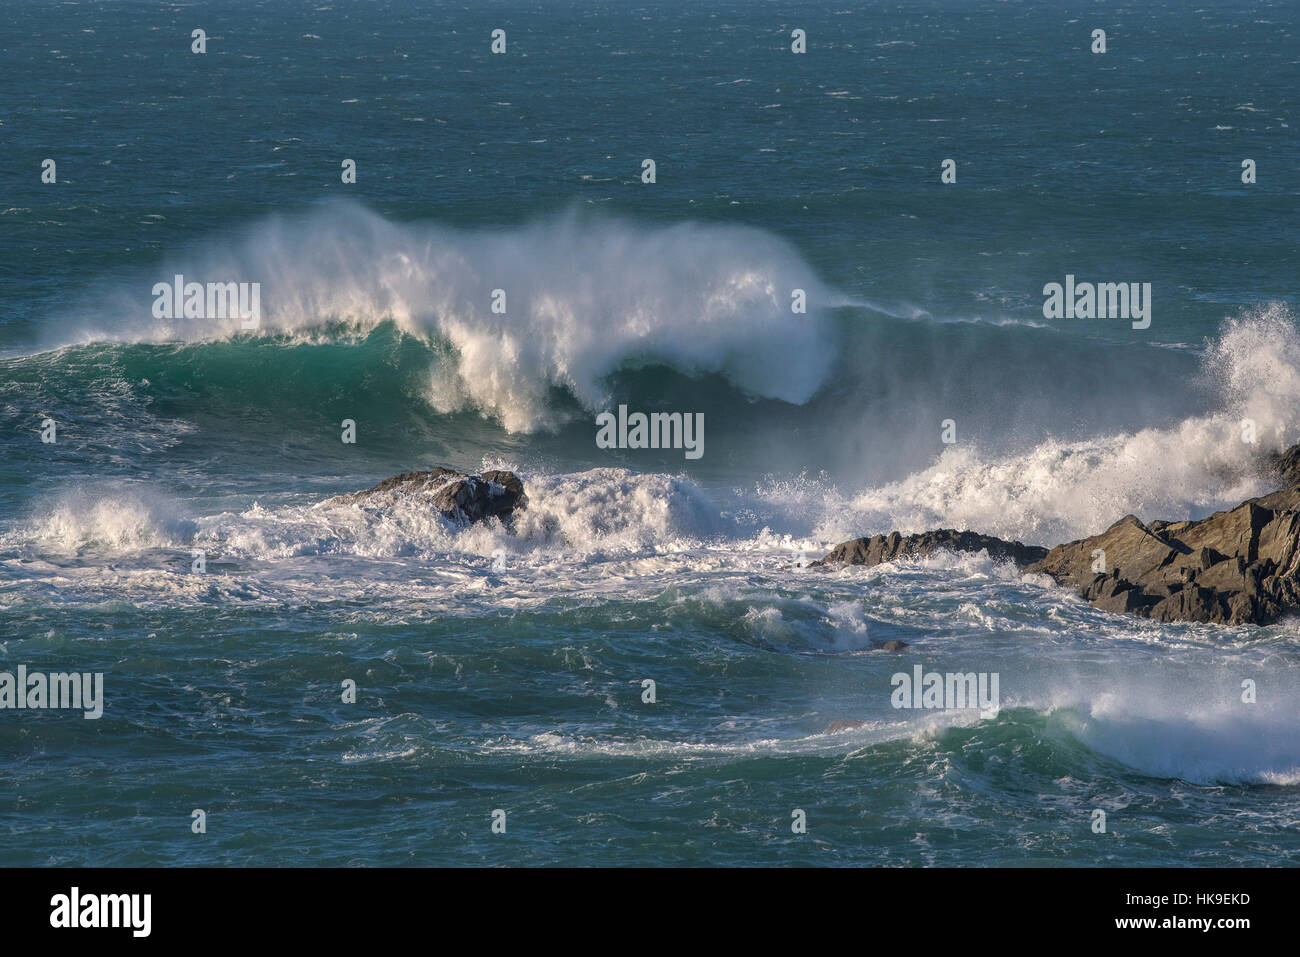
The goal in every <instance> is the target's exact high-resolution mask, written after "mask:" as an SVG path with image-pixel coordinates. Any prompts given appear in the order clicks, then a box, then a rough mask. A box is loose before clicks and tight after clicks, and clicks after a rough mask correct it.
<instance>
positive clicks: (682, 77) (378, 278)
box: [0, 0, 1300, 866]
mask: <svg viewBox="0 0 1300 957" xmlns="http://www.w3.org/2000/svg"><path fill="white" fill-rule="evenodd" d="M6 13H7V14H8V15H7V16H6V17H4V18H3V22H2V23H0V50H3V56H2V57H0V79H2V80H3V82H0V97H2V98H3V103H2V106H3V108H2V109H0V136H2V137H3V142H4V144H5V146H6V149H5V157H6V163H5V175H4V177H3V186H2V187H0V189H2V190H3V195H0V253H2V255H0V420H2V421H3V425H4V428H3V429H0V449H2V454H0V659H2V660H3V665H2V666H0V670H7V671H12V670H14V669H15V668H16V667H17V666H18V665H20V664H25V665H27V666H28V667H29V668H30V669H32V670H41V671H46V672H56V671H66V670H77V671H83V672H103V674H104V689H105V708H104V716H103V717H102V718H101V719H99V720H93V721H88V720H83V718H82V717H81V716H80V714H78V713H76V712H58V711H47V712H30V711H24V712H19V711H2V712H0V767H3V770H2V771H0V782H3V783H2V786H0V834H3V835H4V836H3V838H0V861H2V862H3V863H5V864H7V865H24V864H65V865H98V864H117V865H157V864H190V865H199V864H249V865H251V864H266V865H279V864H319V865H338V864H420V865H459V864H479V863H487V864H602V865H613V864H713V865H720V864H748V865H764V864H788V863H800V864H817V863H820V864H891V865H914V864H937V865H987V864H1074V865H1089V866H1096V865H1145V864H1156V865H1173V866H1183V865H1197V866H1205V865H1211V866H1219V865H1258V864H1284V863H1290V862H1291V861H1292V860H1293V859H1294V855H1295V853H1296V851H1297V849H1300V838H1297V836H1296V834H1297V831H1296V822H1297V818H1298V816H1300V745H1298V742H1300V711H1298V710H1297V707H1296V702H1297V700H1300V699H1298V694H1300V656H1298V653H1300V632H1298V631H1297V628H1296V625H1295V623H1294V622H1290V621H1288V622H1283V623H1281V624H1278V625H1275V626H1271V627H1268V628H1249V627H1243V628H1225V627H1218V626H1208V625H1165V624H1159V623H1153V622H1149V621H1144V620H1140V619H1135V618H1134V619H1130V618H1125V617H1118V616H1113V615H1109V614H1106V613H1104V612H1100V611H1097V610H1095V609H1093V608H1091V607H1089V606H1088V605H1086V604H1084V603H1083V602H1081V601H1080V600H1078V599H1076V598H1074V597H1073V596H1072V595H1070V594H1069V593H1067V592H1066V591H1064V590H1062V589H1059V588H1057V587H1055V586H1053V585H1051V584H1050V583H1049V582H1047V581H1045V580H1040V579H1034V578H1025V577H1021V576H1019V575H1018V574H1016V573H1015V572H1014V570H1012V569H1009V568H1005V567H999V566H997V565H995V564H993V563H991V562H989V561H988V560H987V559H986V558H984V557H974V556H961V557H952V556H947V557H937V558H934V559H931V560H927V561H924V562H908V563H899V564H896V565H889V566H883V567H881V568H875V569H861V568H855V569H847V570H836V571H824V570H817V569H801V568H799V567H798V564H799V558H800V556H801V555H802V556H806V557H818V556H820V555H821V554H823V553H824V552H825V551H826V550H827V549H828V548H829V547H830V546H831V545H833V544H835V543H837V542H839V541H842V540H844V539H847V538H850V537H854V536H857V535H865V534H872V533H876V532H882V531H889V530H892V529H902V530H904V531H912V530H921V529H925V528H934V527H958V528H972V529H975V530H978V531H982V532H986V533H990V534H997V535H1003V536H1010V537H1016V538H1019V539H1021V540H1023V541H1025V542H1032V543H1037V544H1045V545H1051V544H1055V543H1057V542H1059V541H1064V540H1068V539H1071V538H1076V537H1080V536H1082V535H1085V534H1091V533H1094V532H1096V531H1099V530H1100V529H1102V528H1104V527H1106V526H1108V525H1109V524H1110V523H1111V522H1113V521H1114V520H1116V519H1118V518H1119V517H1120V516H1122V515H1124V514H1125V513H1128V512H1132V513H1135V514H1137V515H1138V516H1139V517H1141V518H1143V519H1148V520H1149V519H1154V518H1167V519H1172V518H1182V517H1187V516H1194V517H1199V516H1201V515H1205V514H1209V513H1210V512H1212V511H1214V510H1215V509H1217V508H1223V507H1225V506H1229V505H1234V504H1236V503H1237V502H1239V501H1241V500H1242V499H1243V498H1246V497H1248V496H1250V495H1253V494H1258V493H1261V492H1264V491H1266V490H1267V488H1268V483H1267V482H1265V481H1263V480H1261V479H1259V478H1258V477H1257V472H1256V471H1255V468H1254V466H1255V464H1256V462H1257V460H1258V458H1259V456H1260V455H1261V454H1262V453H1263V452H1265V451H1267V450H1270V449H1278V448H1283V447H1286V446H1288V445H1290V444H1292V443H1294V442H1296V441H1297V440H1300V434H1298V432H1300V430H1298V429H1297V426H1296V422H1297V413H1298V412H1300V374H1297V370H1298V369H1300V336H1298V335H1297V329H1296V325H1295V312H1294V310H1295V292H1294V289H1295V287H1294V278H1295V266H1294V264H1295V261H1296V258H1295V254H1296V249H1297V248H1298V247H1300V226H1298V225H1297V223H1300V217H1297V212H1298V211H1300V210H1298V208H1297V207H1298V206H1300V203H1298V202H1297V197H1298V196H1300V189H1298V188H1297V182H1300V180H1297V175H1298V174H1297V165H1296V160H1295V157H1296V155H1297V151H1296V147H1297V139H1296V135H1295V132H1294V129H1295V124H1296V123H1297V121H1298V118H1297V117H1296V116H1295V115H1294V114H1295V108H1296V101H1295V96H1296V93H1295V91H1296V90H1297V89H1300V84H1298V83H1297V81H1298V80H1300V60H1297V57H1296V54H1295V49H1296V46H1295V44H1296V37H1297V33H1298V32H1300V11H1298V10H1297V8H1296V6H1295V5H1294V4H1286V3H1281V2H1279V3H1273V4H1266V3H1257V4H1245V3H1231V4H1230V3H1208V4H1198V5H1196V6H1195V9H1193V8H1192V7H1191V6H1189V5H1184V4H1176V3H1153V4H1141V5H1136V4H1135V5H1113V4H1089V5H1074V4H1056V3H1046V4H1044V3H1005V4H996V5H993V4H988V5H985V4H975V3H966V2H936V3H916V4H906V5H890V6H881V5H871V6H869V7H866V8H849V7H846V6H844V5H842V4H834V3H829V4H828V3H821V2H816V3H811V4H801V5H799V6H798V7H797V8H787V7H781V6H778V5H772V4H766V3H759V2H745V3H733V2H720V3H708V4H685V3H662V4H580V3H570V2H564V0H556V2H551V0H547V2H538V3H533V4H530V5H520V4H517V3H509V2H507V3H498V4H487V5H478V4H475V5H464V6H447V5H443V4H422V5H415V4H406V3H366V4H361V3H339V2H334V3H329V2H323V3H320V4H317V5H314V6H299V5H293V4H287V3H261V4H255V3H249V2H233V3H224V4H220V5H217V4H209V5H204V4H199V5H197V6H191V7H184V8H171V7H167V8H161V7H156V6H154V5H152V4H145V3H131V2H128V3H119V4H113V5H94V4H61V5H58V6H53V7H51V6H48V5H45V4H38V3H34V2H29V0H18V2H13V3H11V4H10V5H9V6H8V8H7V10H6ZM200 27H201V28H203V29H204V30H206V33H207V36H208V46H207V52H206V53H205V54H202V55H197V54H193V53H191V52H190V34H191V31H192V30H193V29H195V28H200ZM496 28H502V29H504V30H506V34H507V52H506V53H505V54H504V55H493V54H491V53H490V51H489V44H490V34H491V31H492V30H493V29H496ZM796 28H799V29H804V30H806V31H807V36H808V44H809V52H808V53H807V54H805V55H803V56H799V55H795V54H792V53H791V52H790V50H789V44H790V33H791V31H792V30H793V29H796ZM1095 28H1104V29H1105V30H1106V31H1107V36H1108V51H1107V52H1106V53H1105V54H1103V55H1097V54H1092V53H1090V52H1089V46H1090V42H1091V40H1090V35H1091V31H1092V30H1093V29H1095ZM47 157H49V158H53V159H55V161H56V163H57V182H56V183H53V184H45V183H42V182H41V178H40V171H41V161H42V160H43V159H45V158H47ZM345 158H351V159H354V160H355V161H356V163H357V181H356V183H355V184H346V185H345V184H344V183H342V182H341V181H340V164H341V162H342V160H343V159H345ZM645 158H653V159H655V161H656V166H657V168H656V182H655V183H654V184H644V183H642V182H641V163H642V160H643V159H645ZM947 158H952V159H954V160H955V161H956V163H957V182H956V183H955V184H944V183H942V182H941V181H940V166H941V163H942V161H943V160H944V159H947ZM1246 158H1250V159H1254V160H1255V162H1256V165H1257V171H1258V181H1257V182H1256V183H1254V184H1250V185H1246V184H1243V183H1242V181H1241V162H1242V160H1243V159H1246ZM176 273H182V274H184V275H185V276H186V277H187V278H189V279H194V280H198V281H205V280H210V281H227V280H238V281H249V282H260V283H261V290H262V306H263V312H262V323H261V327H260V328H259V329H258V330H257V331H255V332H243V331H240V330H239V329H238V328H237V323H234V322H231V321H227V320H221V319H190V320H185V319H180V320H167V319H157V318H155V316H154V314H153V312H152V305H153V294H152V287H153V285H154V284H155V283H157V282H160V281H161V282H170V281H171V279H172V277H173V275H175V274H176ZM1067 274H1070V275H1075V276H1076V277H1078V278H1079V279H1080V281H1085V280H1086V281H1093V282H1149V283H1151V284H1152V289H1153V304H1152V322H1151V325H1150V328H1148V329H1134V328H1132V327H1131V325H1130V323H1129V322H1127V321H1124V320H1103V319H1096V320H1082V319H1079V320H1052V319H1046V318H1044V315H1043V311H1042V306H1043V286H1044V285H1045V284H1046V283H1051V282H1063V281H1064V279H1065V276H1066V275H1067ZM495 288H503V289H505V290H506V291H507V293H508V297H509V307H508V309H507V311H506V313H505V314H504V315H501V314H496V313H493V312H492V311H491V309H490V299H491V291H492V290H493V289H495ZM794 288H801V289H804V290H805V291H806V293H807V297H808V302H809V309H808V313H807V314H806V315H795V314H792V313H791V311H790V290H792V289H794ZM619 404H625V405H627V406H629V408H631V409H634V410H641V411H645V412H650V411H665V412H674V411H680V412H691V413H696V412H699V413H703V415H704V419H705V433H704V436H705V442H704V454H703V456H702V457H701V458H699V459H698V460H693V459H688V458H686V457H685V456H684V454H683V451H682V450H680V449H668V450H636V449H622V450H619V449H614V450H610V449H602V448H599V447H598V446H597V444H596V442H595V440H594V437H595V432H596V427H595V416H596V415H597V414H598V413H599V412H601V411H604V410H609V409H616V408H617V406H618V405H619ZM46 418H52V419H53V420H55V422H56V423H57V427H58V433H57V437H58V441H57V442H55V443H53V444H47V443H42V442H41V441H40V431H41V427H42V422H43V420H45V419H46ZM344 419H352V420H354V421H355V422H356V423H357V441H356V443H355V444H345V443H343V442H342V441H340V434H341V431H342V428H341V423H342V421H343V420H344ZM948 419H951V420H953V422H954V425H955V430H956V438H957V441H956V442H955V443H953V444H945V443H944V442H942V441H941V430H942V425H941V424H942V423H943V422H944V420H948ZM1245 419H1250V420H1251V421H1252V422H1253V423H1254V425H1255V428H1256V430H1257V434H1258V441H1257V442H1256V443H1255V444H1254V445H1250V444H1245V443H1243V442H1242V441H1241V429H1242V422H1243V420H1245ZM439 464H442V465H449V466H453V467H457V468H462V469H471V470H475V471H477V470H478V469H480V468H483V467H496V466H500V467H507V468H513V469H515V470H516V471H518V472H519V473H520V474H521V475H522V476H523V479H524V481H525V483H526V485H527V490H528V494H529V497H530V505H529V508H528V509H527V511H526V512H524V513H522V514H521V515H520V516H519V518H518V521H517V522H516V527H515V528H514V529H513V531H507V530H505V529H502V528H499V527H482V528H473V529H467V530H457V529H454V528H451V527H448V526H446V525H445V524H444V523H442V522H441V521H440V520H438V519H437V518H435V517H433V516H432V515H430V514H429V512H428V511H427V509H424V508H421V507H420V506H419V505H418V504H414V503H407V504H404V505H395V506H393V507H391V508H385V509H379V508H374V509H364V508H355V507H348V506H340V505H321V504H320V503H322V502H323V500H325V499H327V498H329V497H330V496H332V495H335V494H337V493H340V492H344V491H350V490H354V489H360V488H365V487H368V486H370V485H373V484H375V482H377V481H378V480H379V479H381V478H383V477H386V476H388V475H392V474H395V473H398V472H401V471H406V470H410V469H416V468H430V467H433V466H435V465H439ZM195 551H200V552H203V553H204V555H205V556H206V559H205V560H206V571H205V572H204V573H202V574H197V573H194V572H193V571H192V569H191V563H192V553H193V552H195ZM892 639H901V640H903V641H906V642H907V643H908V644H909V647H908V648H906V649H904V650H903V651H902V652H895V653H891V652H886V651H883V650H880V645H882V644H883V643H884V642H886V641H890V640H892ZM916 665H920V666H922V667H923V668H924V669H925V670H936V671H940V672H962V673H965V672H972V671H973V672H977V673H996V674H997V675H998V676H999V678H1000V692H1001V709H1000V710H999V711H998V713H997V714H996V716H982V715H980V714H979V713H978V712H974V711H969V710H967V711H955V710H948V711H941V710H935V711H914V710H908V709H897V708H895V707H893V706H892V703H891V691H892V685H891V678H892V676H893V675H894V674H896V673H899V672H903V673H910V672H911V670H912V668H913V667H914V666H916ZM646 679H650V680H652V681H653V682H654V683H655V697H656V700H655V701H654V702H653V703H651V702H648V701H645V700H643V682H644V681H645V680H646ZM347 680H351V681H355V682H356V685H357V700H356V702H355V703H344V702H343V701H342V700H341V698H342V690H341V689H342V684H343V682H345V681H347ZM1246 680H1249V681H1253V682H1254V683H1255V685H1256V688H1257V698H1256V701H1255V703H1253V704H1245V703H1243V702H1242V700H1241V699H1242V688H1241V686H1242V682H1243V681H1246ZM844 718H847V719H854V720H859V721H865V722H866V723H865V724H864V725H862V726H861V727H858V728H855V729H851V730H844V731H839V732H836V733H833V734H822V733H821V732H822V731H823V730H824V729H825V728H826V727H827V725H828V724H830V723H831V722H832V721H834V720H837V719H844ZM194 809H203V810H205V811H206V812H207V815H208V816H207V831H206V833H204V834H195V833H192V832H191V813H192V811H193V810H194ZM497 809H500V810H503V811H505V812H506V820H507V827H506V831H505V833H504V834H500V833H494V832H493V830H492V827H491V825H492V814H493V811H494V810H497ZM1098 809H1100V810H1103V811H1105V813H1106V815H1107V830H1106V833H1104V834H1098V833H1094V832H1093V828H1092V821H1093V814H1094V811H1096V810H1098ZM795 810H802V811H804V812H805V814H806V818H807V824H808V826H807V833H804V834H797V833H794V832H793V831H792V829H791V822H792V813H793V812H794V811H795Z"/></svg>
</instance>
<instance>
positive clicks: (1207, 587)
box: [812, 445, 1300, 625]
mask: <svg viewBox="0 0 1300 957" xmlns="http://www.w3.org/2000/svg"><path fill="white" fill-rule="evenodd" d="M1269 462H1270V465H1269V468H1270V469H1271V470H1272V473H1273V474H1275V475H1276V476H1278V477H1279V478H1280V479H1281V480H1282V481H1283V482H1285V485H1286V487H1285V488H1283V489H1282V490H1281V491H1279V492H1273V493H1272V494H1270V495H1265V496H1262V497H1260V498H1254V499H1250V500H1249V501H1246V502H1242V503H1241V504H1240V505H1238V506H1237V507H1236V508H1231V509H1228V510H1227V511H1223V512H1215V513H1214V514H1213V515H1211V516H1210V517H1209V518H1203V519H1201V520H1199V521H1181V522H1152V523H1151V524H1150V525H1144V524H1142V522H1141V521H1139V520H1138V519H1137V518H1136V517H1135V516H1133V515H1125V516H1124V517H1123V518H1121V519H1120V520H1119V521H1118V522H1116V523H1115V524H1114V525H1112V526H1111V527H1110V528H1108V529H1106V531H1104V532H1102V533H1101V534H1100V535H1094V536H1092V537H1091V538H1084V539H1080V540H1079V541H1077V542H1067V543H1066V544H1064V545H1057V546H1056V547H1055V548H1053V549H1052V550H1051V551H1048V550H1047V549H1044V548H1040V547H1038V546H1035V545H1022V544H1021V543H1020V542H1007V541H1003V540H1002V539H999V538H993V537H991V536H988V535H979V534H976V533H975V532H957V531H953V530H952V529H940V530H938V531H933V532H923V533H921V534H919V535H900V534H899V533H898V532H892V533H890V534H889V535H873V536H872V537H871V538H855V539H853V540H852V541H848V542H844V543H843V544H841V545H837V546H836V547H835V548H834V549H833V550H832V551H831V552H830V554H828V555H827V556H826V557H825V558H823V559H821V560H820V561H816V562H813V563H812V564H813V565H828V564H832V563H837V562H847V563H849V564H852V565H878V564H880V563H881V562H887V561H890V560H892V559H894V558H898V557H918V556H925V555H929V554H931V553H933V552H935V551H938V550H940V549H948V550H950V551H958V552H978V551H984V550H987V551H988V553H989V555H990V556H991V557H993V558H995V559H1000V560H1007V561H1012V562H1015V563H1016V564H1017V565H1020V566H1022V567H1023V568H1024V569H1025V571H1027V572H1033V573H1040V574H1044V575H1048V576H1049V577H1051V578H1052V579H1054V580H1055V581H1057V582H1059V583H1060V584H1062V585H1066V586H1068V587H1070V588H1073V589H1074V590H1075V591H1077V592H1078V593H1079V594H1080V595H1081V596H1082V597H1084V598H1086V599H1087V600H1088V601H1090V602H1092V603H1093V604H1094V605H1095V606H1097V607H1098V608H1101V609H1104V610H1106V611H1114V612H1123V613H1126V614H1131V615H1142V616H1144V617H1147V618H1153V619H1155V620H1157V621H1202V622H1216V623H1220V624H1228V625H1239V624H1244V623H1248V622H1249V623H1254V624H1259V625H1264V624H1269V623H1271V622H1274V621H1277V620H1278V619H1279V618H1281V617H1283V616H1284V615H1290V614H1297V613H1300V445H1296V446H1294V447H1292V448H1290V449H1288V450H1287V451H1286V452H1284V453H1282V454H1280V455H1274V456H1273V457H1272V458H1271V459H1270V460H1269Z"/></svg>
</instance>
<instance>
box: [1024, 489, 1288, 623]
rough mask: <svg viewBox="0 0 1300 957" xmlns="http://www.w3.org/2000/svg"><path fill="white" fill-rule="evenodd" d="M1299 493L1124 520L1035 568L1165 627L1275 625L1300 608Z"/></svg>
mask: <svg viewBox="0 0 1300 957" xmlns="http://www.w3.org/2000/svg"><path fill="white" fill-rule="evenodd" d="M1297 544H1300V488H1294V487H1293V488H1289V489H1286V490H1284V491H1281V492H1274V493H1273V494H1271V495H1265V496H1264V497H1262V498H1254V499H1251V500H1250V501H1247V502H1243V503H1242V504H1241V505H1238V506H1237V507H1236V508H1234V509H1230V510H1228V511H1226V512H1215V513H1214V514H1213V515H1211V516H1210V517H1209V518H1204V519H1201V520H1200V521H1196V522H1152V523H1151V524H1150V525H1144V524H1142V522H1140V521H1138V519H1137V518H1135V517H1134V516H1132V515H1126V516H1124V517H1123V518H1122V519H1120V520H1119V521H1118V522H1116V523H1115V524H1114V525H1112V526H1111V527H1110V528H1108V529H1106V531H1104V532H1102V533H1101V534H1100V535H1094V536H1093V537H1092V538H1085V539H1081V540H1080V541H1077V542H1069V543H1067V544H1065V545H1058V546H1056V547H1055V548H1053V549H1052V550H1051V552H1049V553H1048V555H1047V557H1046V558H1044V559H1043V560H1042V561H1041V562H1039V563H1037V564H1035V565H1032V566H1030V567H1029V569H1028V570H1029V571H1031V572H1043V573H1045V574H1047V575H1050V576H1051V577H1052V578H1053V579H1055V580H1056V581H1058V582H1060V583H1061V584H1063V585H1068V586H1069V587H1071V588H1074V589H1075V590H1076V591H1078V592H1079V594H1080V595H1082V596H1083V597H1084V598H1086V599H1088V600H1089V601H1090V602H1092V603H1093V604H1094V605H1096V606H1097V607H1098V608H1103V609H1105V610H1107V611H1122V612H1128V613H1130V614H1134V615H1142V616H1143V617H1146V618H1154V619H1156V620H1157V621H1205V622H1217V623H1220V624H1229V625H1238V624H1244V623H1247V622H1253V623H1255V624H1268V623H1269V622H1272V621H1276V620H1277V619H1278V618H1280V617H1282V616H1283V615H1285V614H1288V613H1290V612H1294V611H1296V610H1298V609H1300V554H1297Z"/></svg>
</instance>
